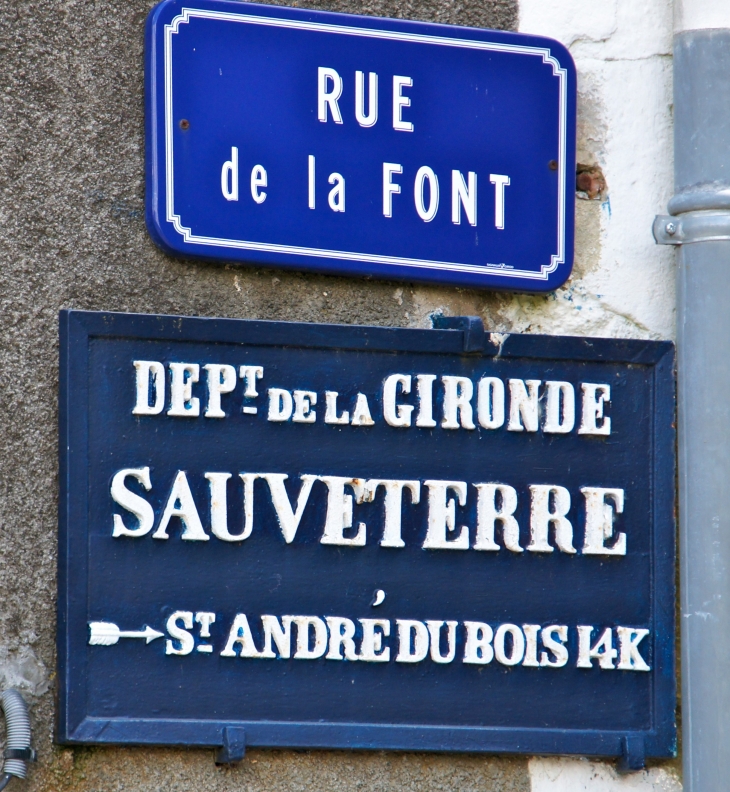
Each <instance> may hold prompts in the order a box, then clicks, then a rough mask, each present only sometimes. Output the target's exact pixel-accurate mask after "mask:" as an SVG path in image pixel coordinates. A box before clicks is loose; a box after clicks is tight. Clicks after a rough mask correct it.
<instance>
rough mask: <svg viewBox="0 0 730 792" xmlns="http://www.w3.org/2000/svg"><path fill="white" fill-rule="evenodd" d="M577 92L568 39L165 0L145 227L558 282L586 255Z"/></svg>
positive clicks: (424, 273)
mask: <svg viewBox="0 0 730 792" xmlns="http://www.w3.org/2000/svg"><path fill="white" fill-rule="evenodd" d="M575 91H576V88H575V69H574V66H573V62H572V60H571V57H570V54H569V53H568V51H567V50H566V49H565V48H564V47H563V46H562V45H561V44H559V43H558V42H556V41H553V40H551V39H545V38H539V37H534V36H525V35H518V34H514V33H503V32H496V31H486V30H476V29H471V28H460V27H451V26H445V25H431V24H426V23H421V22H418V23H416V22H408V21H397V20H384V19H375V18H372V17H359V16H349V15H343V14H331V13H322V12H318V11H309V10H301V9H292V8H280V7H274V6H262V5H251V4H248V3H229V2H214V1H211V0H201V1H200V2H195V3H183V2H181V0H164V2H162V3H161V4H160V5H158V6H157V7H156V8H155V9H154V10H153V11H152V13H151V14H150V17H149V20H148V28H147V157H148V182H147V222H148V227H149V229H150V233H151V234H152V236H153V237H154V239H155V240H156V241H157V243H158V244H159V245H160V246H161V247H162V248H163V249H164V250H166V251H168V252H169V253H172V254H174V255H183V256H202V257H206V258H211V259H222V260H226V261H240V262H256V263H263V264H272V265H276V266H282V267H292V268H298V269H313V270H320V271H326V272H335V273H345V274H349V275H366V276H378V277H388V278H400V279H406V280H427V281H436V282H439V283H452V284H457V285H472V286H488V287H492V288H504V289H520V290H527V291H550V290H552V289H554V288H556V287H557V286H559V285H560V284H561V283H563V282H564V281H565V279H566V278H567V277H568V275H569V274H570V269H571V266H572V260H573V215H574V183H575Z"/></svg>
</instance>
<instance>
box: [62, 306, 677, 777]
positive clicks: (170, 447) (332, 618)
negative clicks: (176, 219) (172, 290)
mask: <svg viewBox="0 0 730 792" xmlns="http://www.w3.org/2000/svg"><path fill="white" fill-rule="evenodd" d="M458 325H459V322H458V321H457V322H456V323H455V324H454V327H455V328H456V329H434V330H406V329H389V328H373V327H345V326H332V325H304V324H290V323H278V322H248V321H236V320H225V319H192V318H181V317H160V316H137V315H124V314H101V313H84V312H64V313H62V315H61V399H60V415H61V440H60V447H61V512H60V514H61V525H60V554H59V557H60V561H59V564H60V568H59V581H60V582H59V586H60V588H59V645H58V657H59V665H60V669H59V693H60V724H59V738H60V740H61V741H62V742H69V743H161V744H186V745H221V744H229V743H235V742H236V741H237V743H238V744H239V745H241V746H242V745H243V744H249V745H255V746H296V747H332V748H358V749H362V748H374V749H375V748H377V749H382V748H392V749H404V750H406V749H417V750H438V751H441V750H454V751H510V752H514V751H524V752H534V753H551V752H555V753H582V754H590V755H603V756H606V755H609V756H610V755H619V754H621V753H623V754H625V755H627V756H628V760H629V761H631V762H634V764H636V763H637V762H638V763H640V762H641V760H642V757H643V756H644V755H645V754H646V755H649V756H666V755H669V754H670V753H671V752H672V751H673V749H674V725H673V713H674V660H673V658H674V625H673V608H674V571H673V558H674V550H673V548H674V545H673V541H674V518H673V485H674V445H673V437H674V434H673V415H674V401H673V400H674V392H673V372H672V367H673V350H672V345H671V344H670V343H668V342H651V341H614V340H602V339H576V338H550V337H545V336H519V335H499V334H484V332H483V330H482V329H481V325H480V323H479V322H477V321H472V322H471V323H469V322H466V321H465V322H464V326H463V328H462V329H459V327H458ZM236 735H237V736H236ZM229 747H230V746H229Z"/></svg>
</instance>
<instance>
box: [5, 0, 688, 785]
mask: <svg viewBox="0 0 730 792" xmlns="http://www.w3.org/2000/svg"><path fill="white" fill-rule="evenodd" d="M290 4H292V5H300V6H307V7H318V8H327V9H330V10H336V11H352V12H357V13H367V14H377V15H382V16H396V17H409V18H415V19H427V20H432V21H438V22H448V23H456V24H466V25H476V26H482V27H498V28H515V27H516V26H517V25H518V24H519V26H520V28H521V29H524V30H525V31H527V32H535V33H543V34H546V35H552V36H555V37H557V38H560V39H561V40H563V41H564V43H566V44H567V45H569V46H570V48H571V51H572V52H573V55H574V57H575V58H576V61H577V65H578V72H579V146H578V151H579V162H580V163H581V164H582V165H584V166H585V167H586V173H588V176H587V177H586V179H587V181H586V183H585V186H586V188H587V189H586V190H583V191H582V193H581V194H580V196H579V200H578V204H577V227H576V232H577V233H576V264H575V269H574V274H573V277H572V278H571V279H570V280H569V281H568V282H567V283H566V284H565V286H564V287H562V288H561V289H559V290H557V291H556V292H554V293H552V294H548V295H545V296H541V297H535V296H526V295H509V294H498V293H494V292H477V291H470V290H464V289H445V288H438V287H430V286H420V285H418V286H416V285H413V284H409V283H388V282H380V281H376V282H371V281H356V280H349V279H346V278H335V277H324V276H314V275H304V274H296V273H287V272H282V271H276V270H269V269H252V268H245V267H223V266H219V265H207V264H200V263H197V262H191V261H180V260H174V259H171V258H168V257H166V256H165V255H163V254H162V253H160V252H159V251H158V250H157V249H156V248H155V247H154V245H153V244H152V242H151V240H150V239H149V236H148V235H147V231H146V229H145V226H144V136H143V58H142V48H143V28H144V21H145V18H146V15H147V12H148V10H149V7H150V3H149V2H147V0H127V1H126V2H124V3H119V4H114V5H109V4H102V3H99V2H98V1H97V0H45V1H44V2H40V0H0V20H1V22H0V62H1V63H2V69H0V101H1V102H2V104H1V106H0V108H1V109H0V303H1V304H2V311H1V312H0V366H1V367H2V372H3V374H4V377H3V382H2V389H1V391H0V392H1V393H2V399H1V401H0V435H1V436H2V438H3V445H2V454H0V592H1V593H0V687H4V686H10V685H12V686H15V687H18V688H19V689H20V690H22V691H23V692H24V694H26V697H27V699H28V700H29V702H30V704H31V712H32V719H33V728H34V733H35V743H36V745H37V747H38V748H39V749H40V762H39V764H38V765H37V766H35V767H33V768H32V770H31V777H30V781H29V782H28V783H27V784H26V785H25V788H26V789H28V790H29V792H36V790H53V792H56V790H58V792H64V791H65V790H75V791H78V792H84V791H88V792H92V791H93V792H97V791H98V792H102V791H103V792H114V791H115V790H121V789H125V790H130V791H131V790H134V791H136V790H139V791H140V792H142V791H143V790H144V791H145V792H146V791H147V790H150V791H151V790H166V791H167V790H176V791H179V792H185V791H186V790H196V792H197V791H198V790H200V791H202V792H206V791H210V792H214V791H215V792H218V791H219V790H220V791H221V792H222V791H223V790H247V792H248V790H250V792H258V791H259V790H261V792H278V790H282V792H283V790H287V792H289V791H291V792H299V790H302V792H304V790H315V789H316V790H318V792H320V791H321V792H327V791H328V790H333V791H334V790H338V792H339V791H340V790H342V791H343V792H349V790H353V792H354V790H374V791H377V792H381V790H382V792H386V791H388V790H391V789H392V790H394V791H395V790H399V792H400V790H404V792H410V790H414V792H415V790H418V792H429V791H430V790H439V791H441V790H443V791H444V792H451V790H454V792H456V790H458V791H459V792H471V791H472V790H474V792H476V790H479V792H517V791H518V790H519V792H527V790H530V789H532V791H533V792H557V790H560V792H573V791H574V790H575V791H576V792H577V790H586V789H590V790H593V791H594V792H598V790H611V792H615V790H619V789H626V790H628V789H632V790H633V789H637V790H638V789H649V788H654V789H663V790H667V791H668V790H676V789H678V788H679V784H678V782H677V781H676V777H675V774H674V771H673V769H672V765H671V764H670V765H665V766H663V767H656V768H654V769H653V770H651V771H650V772H648V773H645V774H638V775H637V776H633V777H631V778H629V779H618V778H617V777H616V776H615V774H614V773H613V771H611V770H610V769H609V768H608V766H607V765H599V764H596V763H590V762H580V761H571V760H563V759H557V760H540V759H532V760H530V761H529V768H528V761H527V760H526V759H514V758H495V757H492V758H478V757H440V756H428V755H414V754H390V755H386V754H361V755H354V754H346V753H334V752H332V753H324V752H320V753H317V752H308V753H302V752H298V753H295V752H264V751H252V752H250V754H249V757H248V758H247V760H246V761H245V762H244V763H243V764H242V765H241V766H240V767H238V768H236V769H232V770H224V769H217V768H215V766H214V764H213V757H212V752H211V751H205V750H191V751H176V750H149V749H144V750H143V749H96V748H88V749H73V750H71V749H67V748H59V747H54V745H53V742H52V732H53V717H54V704H53V689H54V684H55V683H54V668H55V651H54V639H55V579H56V569H55V564H56V524H57V518H56V508H57V487H58V482H57V429H56V420H57V410H56V403H57V338H58V332H57V312H58V309H59V308H62V307H73V308H84V309H104V310H114V311H136V312H161V313H181V314H190V315H210V316H229V317H241V318H263V319H292V320H301V321H320V322H322V321H326V322H343V323H361V324H380V325H400V326H406V325H410V326H428V323H429V314H430V313H432V312H433V311H435V310H442V311H444V312H445V313H447V314H452V315H458V314H477V315H481V316H482V317H483V318H484V321H485V325H486V326H487V327H489V328H490V329H492V330H497V331H516V332H546V333H553V334H557V333H572V334H579V335H602V336H629V337H653V338H660V337H661V338H667V337H672V336H673V332H674V328H673V322H674V319H673V309H674V293H673V271H672V257H671V254H670V253H668V252H667V251H661V250H658V249H657V248H655V246H654V245H653V242H652V240H651V236H650V227H651V218H652V216H653V213H654V212H656V211H659V210H661V209H663V207H664V206H665V204H666V199H667V197H668V195H669V192H670V190H671V181H672V180H671V166H672V163H671V112H670V103H671V98H670V95H671V85H670V79H671V63H670V57H669V53H670V51H671V49H670V45H671V4H669V3H667V2H666V1H665V0H646V2H642V3H636V2H635V0H521V2H520V9H519V17H518V8H517V0H418V1H417V0H365V1H364V2H360V3H358V2H356V0H311V1H310V0H302V1H301V2H292V3H290ZM2 739H3V735H2V731H1V728H0V741H2ZM13 783H14V785H15V784H16V783H17V787H18V788H20V782H13ZM11 788H12V787H11Z"/></svg>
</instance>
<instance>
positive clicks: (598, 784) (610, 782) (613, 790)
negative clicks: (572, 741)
mask: <svg viewBox="0 0 730 792" xmlns="http://www.w3.org/2000/svg"><path fill="white" fill-rule="evenodd" d="M530 781H531V783H532V792H681V790H682V785H681V783H680V781H679V779H678V778H677V776H676V774H675V772H674V771H673V770H666V769H664V768H661V767H653V768H651V769H649V770H644V771H643V772H641V773H631V774H629V775H624V776H621V775H618V774H617V773H616V771H615V770H614V769H613V767H611V766H610V765H607V764H603V763H601V762H589V761H588V760H586V759H531V760H530Z"/></svg>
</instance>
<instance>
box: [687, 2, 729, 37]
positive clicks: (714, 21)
mask: <svg viewBox="0 0 730 792" xmlns="http://www.w3.org/2000/svg"><path fill="white" fill-rule="evenodd" d="M674 28H675V30H676V31H677V32H678V33H679V32H680V31H683V30H705V29H707V28H730V2H728V0H675V3H674Z"/></svg>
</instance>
